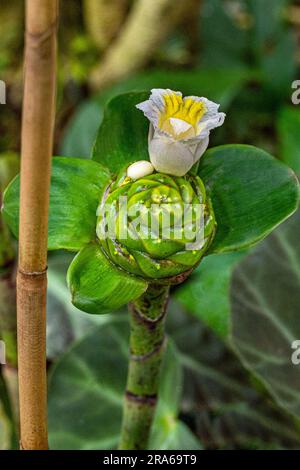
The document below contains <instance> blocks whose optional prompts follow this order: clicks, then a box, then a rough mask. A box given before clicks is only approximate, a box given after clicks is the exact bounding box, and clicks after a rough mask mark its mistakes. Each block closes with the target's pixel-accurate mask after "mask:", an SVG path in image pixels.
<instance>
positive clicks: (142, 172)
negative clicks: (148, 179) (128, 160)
mask: <svg viewBox="0 0 300 470" xmlns="http://www.w3.org/2000/svg"><path fill="white" fill-rule="evenodd" d="M153 171H154V168H153V166H152V164H151V163H150V162H148V161H147V160H139V161H138V162H135V163H132V164H131V165H129V167H128V168H127V176H129V178H131V179H133V180H137V179H139V178H143V176H148V175H151V174H152V173H153Z"/></svg>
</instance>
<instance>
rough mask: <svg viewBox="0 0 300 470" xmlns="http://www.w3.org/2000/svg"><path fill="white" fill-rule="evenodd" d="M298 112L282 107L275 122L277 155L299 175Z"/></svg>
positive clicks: (297, 110)
mask: <svg viewBox="0 0 300 470" xmlns="http://www.w3.org/2000/svg"><path fill="white" fill-rule="evenodd" d="M299 128H300V110H299V109H298V108H297V107H294V108H292V107H288V106H286V107H283V108H282V109H281V111H280V113H279V116H278V121H277V131H278V140H279V155H280V156H281V157H282V160H283V161H284V162H285V163H286V164H287V165H289V166H290V167H291V168H293V170H294V171H295V172H296V173H300V133H299Z"/></svg>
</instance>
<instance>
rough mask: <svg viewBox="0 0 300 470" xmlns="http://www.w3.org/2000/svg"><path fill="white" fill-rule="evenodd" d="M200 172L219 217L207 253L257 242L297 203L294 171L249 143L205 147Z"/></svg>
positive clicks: (225, 250)
mask: <svg viewBox="0 0 300 470" xmlns="http://www.w3.org/2000/svg"><path fill="white" fill-rule="evenodd" d="M199 175H200V176H201V178H202V179H203V181H204V183H205V185H206V188H207V190H208V193H209V195H210V197H211V199H212V203H213V207H214V211H215V215H216V220H217V233H216V236H215V239H214V241H213V243H212V246H211V248H210V252H211V253H222V252H229V251H234V250H239V249H242V248H246V247H248V246H251V245H253V244H255V243H256V242H258V241H259V240H261V239H263V238H264V237H265V236H266V235H268V234H269V233H270V232H271V231H272V230H273V229H274V228H275V227H276V226H277V225H279V224H280V223H281V222H282V221H283V220H285V219H286V218H287V217H289V216H290V215H291V214H292V213H293V212H294V211H295V210H296V208H297V206H298V203H299V183H298V180H297V178H296V176H295V174H294V173H293V172H292V170H290V169H289V168H288V167H287V166H285V165H284V164H283V163H282V162H280V161H278V160H276V159H275V158H273V157H272V156H271V155H269V154H268V153H266V152H264V151H263V150H260V149H258V148H256V147H252V146H249V145H224V146H220V147H215V148H213V149H210V150H208V151H207V152H206V153H205V155H204V156H203V157H202V159H201V160H200V167H199Z"/></svg>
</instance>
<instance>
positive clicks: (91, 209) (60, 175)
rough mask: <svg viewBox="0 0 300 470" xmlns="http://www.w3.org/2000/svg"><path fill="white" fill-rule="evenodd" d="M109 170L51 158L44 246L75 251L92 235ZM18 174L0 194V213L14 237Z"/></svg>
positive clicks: (17, 202)
mask: <svg viewBox="0 0 300 470" xmlns="http://www.w3.org/2000/svg"><path fill="white" fill-rule="evenodd" d="M108 181H109V172H108V171H107V169H105V168H104V167H103V166H102V165H100V164H99V163H97V162H92V161H86V160H81V159H76V158H64V157H54V158H53V164H52V177H51V191H50V212H49V229H48V230H49V231H48V249H49V250H59V249H66V250H70V251H78V250H80V248H81V247H82V246H83V245H85V244H87V243H89V242H90V241H92V240H94V239H95V238H96V219H97V217H96V211H97V207H98V205H99V201H100V198H101V193H102V191H103V189H104V187H105V185H106V184H107V183H108ZM19 197H20V177H19V176H17V177H16V178H15V179H14V180H13V181H12V183H11V184H10V185H9V186H8V188H7V189H6V192H5V194H4V208H3V213H4V217H5V220H6V222H7V224H8V225H9V227H10V229H11V230H12V232H13V234H14V235H15V236H16V237H17V236H18V232H19Z"/></svg>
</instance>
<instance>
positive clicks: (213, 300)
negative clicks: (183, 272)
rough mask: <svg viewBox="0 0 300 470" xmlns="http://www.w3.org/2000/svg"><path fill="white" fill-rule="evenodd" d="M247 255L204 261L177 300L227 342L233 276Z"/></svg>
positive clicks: (226, 256)
mask: <svg viewBox="0 0 300 470" xmlns="http://www.w3.org/2000/svg"><path fill="white" fill-rule="evenodd" d="M243 256H245V255H244V253H224V254H217V255H211V256H208V257H206V258H204V259H203V260H202V261H201V263H200V266H199V267H198V268H197V269H196V270H195V271H194V272H193V273H192V275H191V276H190V277H189V278H188V279H187V280H186V281H185V282H184V283H183V284H181V285H180V286H179V288H178V289H177V290H176V292H175V298H176V299H177V300H178V301H179V302H180V303H181V304H182V305H183V306H184V307H185V308H186V310H187V311H189V312H191V313H192V314H193V315H195V316H196V317H197V318H199V319H200V320H202V321H203V322H204V323H205V324H206V325H207V326H209V327H210V328H211V329H212V330H213V331H214V332H215V333H216V334H217V335H219V336H220V337H221V338H223V339H225V340H226V339H227V337H228V333H229V321H230V302H229V286H230V279H231V274H232V271H233V269H234V267H235V266H236V264H237V263H238V262H239V261H240V260H241V258H242V257H243Z"/></svg>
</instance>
